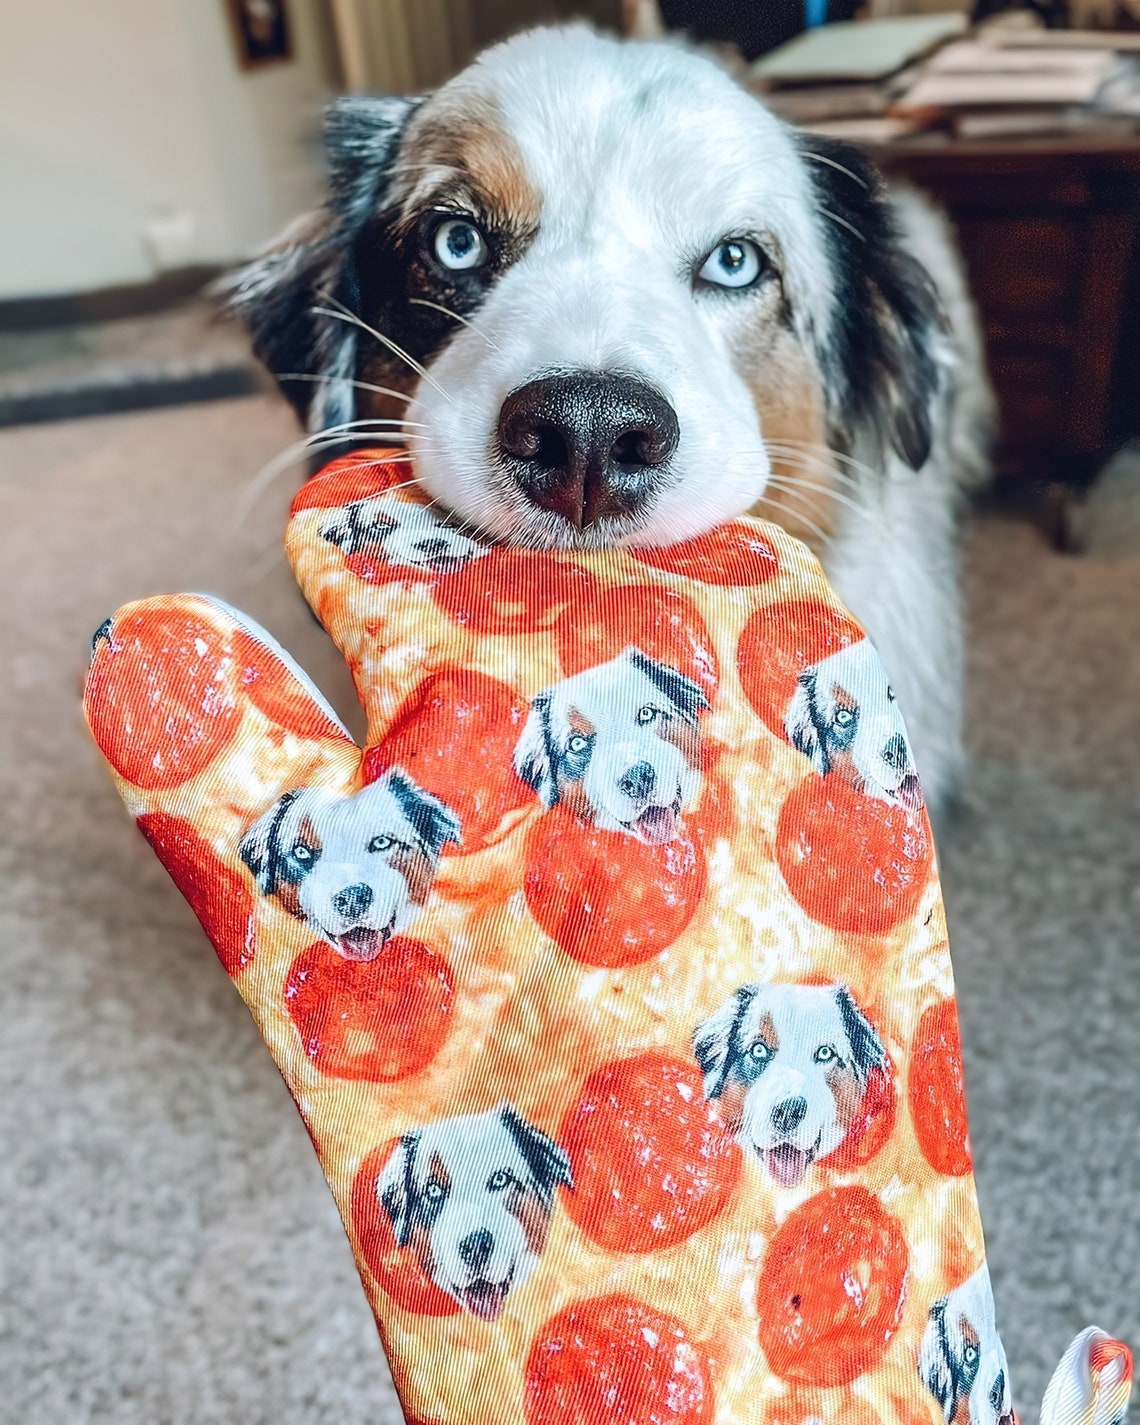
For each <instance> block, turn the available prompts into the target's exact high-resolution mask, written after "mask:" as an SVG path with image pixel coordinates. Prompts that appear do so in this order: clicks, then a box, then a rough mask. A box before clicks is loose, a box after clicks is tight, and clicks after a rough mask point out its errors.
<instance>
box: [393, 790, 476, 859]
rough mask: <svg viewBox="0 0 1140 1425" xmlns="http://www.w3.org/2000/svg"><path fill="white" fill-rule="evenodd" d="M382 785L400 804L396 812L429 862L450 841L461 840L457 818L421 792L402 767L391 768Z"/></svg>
mask: <svg viewBox="0 0 1140 1425" xmlns="http://www.w3.org/2000/svg"><path fill="white" fill-rule="evenodd" d="M384 785H385V786H386V787H387V789H388V790H389V791H390V792H391V793H392V795H393V796H394V797H395V798H396V800H397V801H398V802H399V804H400V810H401V811H402V812H403V813H404V815H405V816H406V817H407V818H408V820H409V821H410V822H411V824H412V827H413V828H414V830H415V833H416V835H417V836H418V837H419V839H420V843H421V845H422V846H423V849H424V850H425V851H426V852H427V854H428V855H429V856H430V857H431V858H432V860H433V861H434V860H437V859H438V858H439V855H440V853H441V852H442V851H443V848H444V847H445V846H446V845H447V844H448V842H450V841H454V842H456V843H457V844H458V843H459V841H460V840H461V839H462V837H461V835H460V832H461V830H462V828H461V827H460V824H459V818H458V817H457V816H456V815H455V813H454V812H453V811H452V810H451V808H450V807H449V806H447V805H446V804H445V803H444V802H441V801H440V799H439V798H438V797H435V796H432V794H431V792H425V791H424V789H423V787H421V786H420V785H419V784H418V783H417V782H413V781H412V779H411V777H409V776H408V774H407V773H406V772H405V771H404V769H403V768H402V767H392V768H390V769H389V771H388V772H387V773H386V774H385V777H384Z"/></svg>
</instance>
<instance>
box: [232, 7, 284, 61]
mask: <svg viewBox="0 0 1140 1425" xmlns="http://www.w3.org/2000/svg"><path fill="white" fill-rule="evenodd" d="M224 3H225V6H226V10H227V12H228V14H229V17H230V28H231V29H232V30H233V35H234V45H235V47H236V49H237V59H238V64H239V65H240V66H241V67H242V69H257V68H259V67H260V66H261V65H263V64H277V63H280V62H281V61H282V60H289V59H292V58H293V35H292V27H291V25H290V23H289V12H288V9H287V6H286V0H224Z"/></svg>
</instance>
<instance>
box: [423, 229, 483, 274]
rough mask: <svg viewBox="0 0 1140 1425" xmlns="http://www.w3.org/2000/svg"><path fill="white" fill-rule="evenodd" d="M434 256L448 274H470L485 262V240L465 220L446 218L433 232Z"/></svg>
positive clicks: (477, 230)
mask: <svg viewBox="0 0 1140 1425" xmlns="http://www.w3.org/2000/svg"><path fill="white" fill-rule="evenodd" d="M434 247H435V255H436V257H437V258H438V259H439V261H440V262H441V263H442V265H443V266H444V267H446V268H447V269H448V271H449V272H472V271H474V269H475V268H477V267H482V266H483V264H484V263H485V262H486V261H487V239H486V238H485V237H484V236H483V234H482V233H481V232H480V231H479V229H478V228H477V227H476V226H475V224H474V223H472V222H469V221H468V220H467V219H466V218H448V219H447V221H446V222H443V223H440V225H439V227H438V228H436V230H435V239H434Z"/></svg>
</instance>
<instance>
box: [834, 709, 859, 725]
mask: <svg viewBox="0 0 1140 1425" xmlns="http://www.w3.org/2000/svg"><path fill="white" fill-rule="evenodd" d="M854 721H855V714H854V713H853V712H852V711H851V709H850V708H839V709H838V711H837V712H836V714H835V725H836V727H850V726H851V724H852V723H853V722H854Z"/></svg>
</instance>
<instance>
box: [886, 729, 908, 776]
mask: <svg viewBox="0 0 1140 1425" xmlns="http://www.w3.org/2000/svg"><path fill="white" fill-rule="evenodd" d="M883 761H884V762H885V763H886V764H887V766H888V767H893V768H894V770H895V771H896V772H901V771H902V770H903V768H904V767H905V766H906V764H907V763H908V762H909V761H910V756H909V754H908V752H907V746H906V738H905V737H904V736H903V735H902V733H901V732H896V733H895V735H894V737H892V738H891V739H890V740H889V741H888V743H887V745H886V746H885V747H884V748H883Z"/></svg>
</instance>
